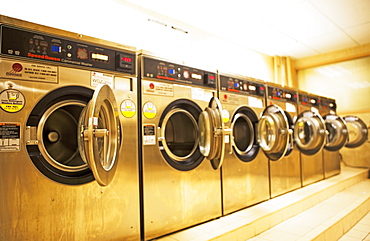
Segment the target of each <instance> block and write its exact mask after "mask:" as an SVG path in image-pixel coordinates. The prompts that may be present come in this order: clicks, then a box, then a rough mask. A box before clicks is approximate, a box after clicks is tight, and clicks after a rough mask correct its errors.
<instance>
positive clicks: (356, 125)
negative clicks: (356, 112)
mask: <svg viewBox="0 0 370 241" xmlns="http://www.w3.org/2000/svg"><path fill="white" fill-rule="evenodd" d="M343 119H344V120H345V122H346V126H347V129H348V138H349V140H348V143H347V144H346V147H349V148H355V147H359V146H361V145H362V144H364V143H365V142H366V141H367V139H368V129H367V127H366V124H365V122H363V121H362V120H361V119H360V118H358V117H357V116H346V117H344V118H343Z"/></svg>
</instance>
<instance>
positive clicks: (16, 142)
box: [0, 123, 21, 152]
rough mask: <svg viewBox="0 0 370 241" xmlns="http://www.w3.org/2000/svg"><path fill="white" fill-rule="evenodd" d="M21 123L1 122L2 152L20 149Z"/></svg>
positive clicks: (0, 146) (0, 141)
mask: <svg viewBox="0 0 370 241" xmlns="http://www.w3.org/2000/svg"><path fill="white" fill-rule="evenodd" d="M20 137H21V123H0V152H11V151H20Z"/></svg>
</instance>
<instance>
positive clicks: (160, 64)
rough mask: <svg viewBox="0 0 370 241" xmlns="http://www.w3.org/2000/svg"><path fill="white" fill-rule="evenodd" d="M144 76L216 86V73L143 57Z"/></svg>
mask: <svg viewBox="0 0 370 241" xmlns="http://www.w3.org/2000/svg"><path fill="white" fill-rule="evenodd" d="M143 71H144V72H143V77H146V78H155V79H160V80H166V81H170V82H175V83H176V82H177V83H184V84H189V85H198V86H205V87H210V88H216V73H213V72H207V71H204V70H200V69H195V68H191V67H188V66H184V65H179V64H175V63H171V62H166V61H162V60H159V59H153V58H149V57H145V56H144V57H143Z"/></svg>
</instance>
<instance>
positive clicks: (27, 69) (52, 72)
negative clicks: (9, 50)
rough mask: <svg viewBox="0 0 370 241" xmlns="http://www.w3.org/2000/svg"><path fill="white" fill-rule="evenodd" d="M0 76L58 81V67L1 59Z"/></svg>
mask: <svg viewBox="0 0 370 241" xmlns="http://www.w3.org/2000/svg"><path fill="white" fill-rule="evenodd" d="M0 77H1V78H10V79H22V80H28V81H40V82H50V83H57V82H58V67H55V66H50V65H44V64H30V63H25V62H18V61H8V60H2V61H1V65H0Z"/></svg>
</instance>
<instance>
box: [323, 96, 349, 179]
mask: <svg viewBox="0 0 370 241" xmlns="http://www.w3.org/2000/svg"><path fill="white" fill-rule="evenodd" d="M336 109H337V105H336V102H335V100H334V99H330V98H326V97H320V109H319V111H320V114H321V115H322V117H323V119H324V121H325V126H326V130H327V131H328V138H327V142H326V145H325V146H324V150H323V160H324V178H328V177H331V176H334V175H336V174H339V173H340V161H341V158H340V154H339V150H340V149H341V148H342V147H343V146H344V145H345V144H347V142H348V130H347V125H346V122H345V121H344V120H343V118H341V117H340V116H338V115H337V114H336Z"/></svg>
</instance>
